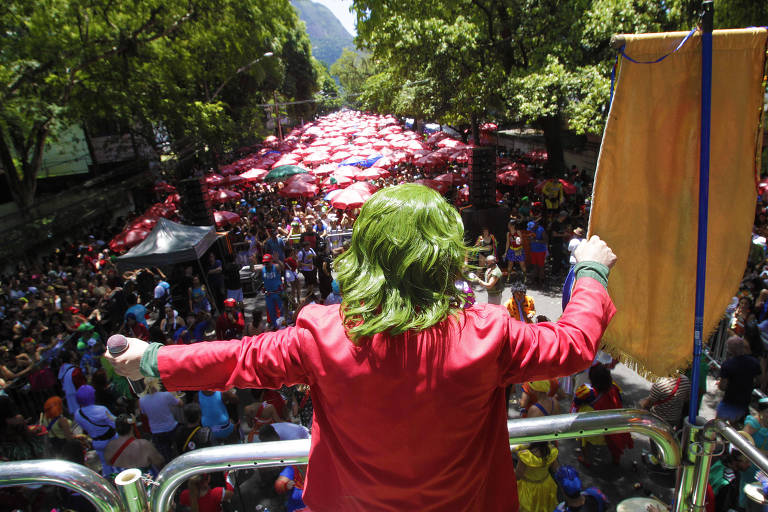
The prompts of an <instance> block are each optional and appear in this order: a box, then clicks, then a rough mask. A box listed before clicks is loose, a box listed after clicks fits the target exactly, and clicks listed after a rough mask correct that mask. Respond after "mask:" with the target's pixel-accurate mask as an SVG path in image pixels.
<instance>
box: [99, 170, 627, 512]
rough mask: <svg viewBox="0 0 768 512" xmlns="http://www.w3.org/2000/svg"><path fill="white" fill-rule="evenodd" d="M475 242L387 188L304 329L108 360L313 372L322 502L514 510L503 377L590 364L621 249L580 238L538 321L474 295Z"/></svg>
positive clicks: (128, 366) (433, 198)
mask: <svg viewBox="0 0 768 512" xmlns="http://www.w3.org/2000/svg"><path fill="white" fill-rule="evenodd" d="M469 250H470V249H468V248H467V246H466V245H465V243H464V229H463V226H462V223H461V218H460V216H459V214H458V212H457V211H456V210H455V209H454V208H453V207H452V206H450V205H449V204H448V203H447V202H446V201H445V200H444V199H443V198H442V197H441V196H440V195H439V194H437V193H436V192H434V191H433V190H431V189H429V188H426V187H424V186H421V185H415V184H405V185H400V186H397V187H391V188H385V189H382V190H380V191H379V192H377V193H376V194H374V195H373V196H372V197H371V198H370V199H369V200H368V201H367V202H366V203H365V204H364V205H363V208H362V211H361V212H360V216H359V217H358V219H357V221H356V222H355V225H354V228H353V233H352V240H351V245H350V247H349V250H348V251H346V252H345V253H344V254H342V255H341V256H339V257H338V258H337V259H336V261H335V263H334V267H335V269H336V270H337V272H338V275H337V281H338V284H339V287H340V290H341V294H342V297H343V300H342V303H341V304H336V305H330V306H324V305H309V306H306V307H304V308H303V309H302V310H301V313H300V314H299V315H298V318H297V320H296V325H295V327H289V328H287V329H283V330H280V331H276V332H269V333H265V334H261V335H259V336H256V337H245V338H243V339H241V340H229V341H217V342H213V343H199V344H196V345H175V346H161V345H159V344H147V343H145V342H143V341H141V340H136V339H130V340H129V347H128V349H127V350H126V351H125V352H123V353H122V354H120V355H119V356H117V357H112V358H111V359H112V361H113V364H114V366H115V369H116V370H117V371H118V372H120V373H121V374H123V375H125V376H127V377H129V378H132V379H140V378H142V377H160V378H161V379H162V382H163V384H164V385H165V387H166V389H168V390H198V389H210V390H224V389H229V388H231V387H239V388H279V387H280V386H282V385H293V384H299V383H302V384H308V385H309V386H310V390H311V391H310V392H311V397H312V403H313V405H314V423H313V425H314V426H313V431H312V445H311V446H312V447H311V451H310V456H309V467H308V472H307V477H306V478H307V479H306V483H305V488H304V502H305V503H306V505H307V506H308V507H309V509H311V510H312V511H313V512H325V511H328V512H338V511H379V510H419V511H424V510H435V511H438V510H439V511H443V510H445V511H454V510H462V511H475V510H476V511H483V512H496V511H499V512H500V511H516V510H517V509H518V500H517V487H516V485H515V474H514V468H513V461H512V457H511V454H510V451H509V444H508V433H507V426H506V422H507V404H505V399H504V390H505V388H506V387H507V386H508V385H510V384H512V383H518V382H528V381H535V380H543V379H549V378H554V377H560V376H563V375H571V374H573V373H576V372H577V371H580V370H583V369H584V368H586V367H588V366H589V365H590V363H591V362H592V360H593V358H594V356H595V353H596V351H597V347H598V342H599V340H600V337H601V336H602V334H603V331H604V330H605V328H606V327H607V325H608V322H609V321H610V319H611V317H612V316H613V314H614V312H615V308H614V306H613V303H612V302H611V299H610V297H609V296H608V293H607V291H606V285H607V275H608V268H609V267H611V266H612V265H613V264H614V262H615V261H616V256H615V255H614V254H613V252H612V251H611V250H610V248H609V247H608V246H607V245H606V244H605V243H604V242H602V241H601V240H600V239H599V238H598V237H593V238H592V239H591V240H589V241H588V242H585V243H583V244H582V245H581V246H580V247H579V249H578V251H577V253H576V258H577V259H578V261H579V263H578V264H577V266H576V275H577V281H576V284H575V286H574V289H573V294H572V298H571V301H570V303H569V304H568V307H567V308H566V310H565V311H564V312H563V315H562V317H561V318H560V320H559V321H558V322H547V323H540V324H535V325H531V324H525V323H522V322H520V321H519V320H518V319H515V318H511V317H510V316H509V314H508V313H507V311H506V309H505V308H504V307H503V306H497V305H492V304H474V305H470V304H468V303H467V296H466V295H465V294H464V292H462V291H461V290H460V289H458V288H457V287H456V286H455V285H454V281H455V280H456V279H457V278H458V277H460V275H461V271H462V266H463V264H464V261H465V256H466V255H467V252H468V251H469ZM457 404H461V406H458V405H457ZM424 432H429V435H428V436H426V435H424Z"/></svg>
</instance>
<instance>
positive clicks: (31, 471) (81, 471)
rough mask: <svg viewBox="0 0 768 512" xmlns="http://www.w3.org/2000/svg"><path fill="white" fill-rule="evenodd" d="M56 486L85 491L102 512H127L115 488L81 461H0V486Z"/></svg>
mask: <svg viewBox="0 0 768 512" xmlns="http://www.w3.org/2000/svg"><path fill="white" fill-rule="evenodd" d="M30 485H57V486H60V487H66V488H67V489H71V490H73V491H75V492H79V493H80V494H82V495H83V496H84V497H85V498H86V499H87V500H88V501H90V502H91V504H93V506H94V507H95V508H96V510H98V511H99V512H125V510H126V508H125V504H124V503H123V501H122V500H121V499H120V496H119V495H118V494H117V493H116V492H115V490H114V488H113V487H112V486H111V485H109V483H108V482H107V481H106V480H105V479H104V478H103V477H102V476H101V475H99V474H98V473H96V472H95V471H93V470H91V469H88V468H87V467H85V466H83V465H81V464H75V463H74V462H68V461H63V460H56V459H43V460H25V461H18V462H3V463H0V487H16V486H30Z"/></svg>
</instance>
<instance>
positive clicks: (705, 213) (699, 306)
mask: <svg viewBox="0 0 768 512" xmlns="http://www.w3.org/2000/svg"><path fill="white" fill-rule="evenodd" d="M701 5H702V8H703V12H702V15H701V32H702V34H701V133H700V141H699V233H698V235H699V236H698V242H697V248H696V255H697V257H696V302H695V311H694V319H693V362H692V363H691V364H692V365H693V366H692V373H691V407H690V410H689V412H688V421H689V422H690V423H691V424H692V425H693V424H695V423H696V415H697V414H698V410H697V407H698V403H699V400H698V396H699V379H700V378H701V375H700V373H701V372H700V371H699V362H700V361H701V347H702V337H703V335H704V333H703V331H704V299H705V296H704V291H705V288H706V275H707V226H708V223H709V156H710V155H709V154H710V146H709V143H710V128H711V124H712V26H713V19H714V14H715V10H714V4H713V2H712V0H705V1H704V2H702V4H701Z"/></svg>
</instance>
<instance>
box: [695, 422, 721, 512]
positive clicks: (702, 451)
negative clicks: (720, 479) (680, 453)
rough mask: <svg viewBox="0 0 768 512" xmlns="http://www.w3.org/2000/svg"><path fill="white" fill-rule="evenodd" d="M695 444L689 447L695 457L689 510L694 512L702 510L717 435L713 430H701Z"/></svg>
mask: <svg viewBox="0 0 768 512" xmlns="http://www.w3.org/2000/svg"><path fill="white" fill-rule="evenodd" d="M697 441H698V442H697V444H695V445H691V448H693V447H697V449H696V450H693V455H694V456H695V457H696V463H695V470H694V474H693V495H692V497H691V509H692V510H693V511H694V512H701V511H703V510H704V503H705V501H706V497H707V484H709V469H710V467H711V466H712V456H713V455H714V453H715V447H716V445H717V433H716V432H714V431H713V430H707V429H705V428H703V427H702V428H701V429H700V430H699V431H698V432H697Z"/></svg>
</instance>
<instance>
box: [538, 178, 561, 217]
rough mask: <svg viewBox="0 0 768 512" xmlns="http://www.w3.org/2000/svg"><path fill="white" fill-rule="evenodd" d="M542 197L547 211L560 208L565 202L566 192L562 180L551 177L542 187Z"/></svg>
mask: <svg viewBox="0 0 768 512" xmlns="http://www.w3.org/2000/svg"><path fill="white" fill-rule="evenodd" d="M541 195H542V196H544V207H545V208H546V209H547V211H553V210H557V209H559V208H560V205H561V204H563V202H565V191H564V189H563V184H562V183H560V180H558V179H555V178H554V177H550V178H548V179H547V181H545V182H544V185H543V186H542V187H541Z"/></svg>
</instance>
